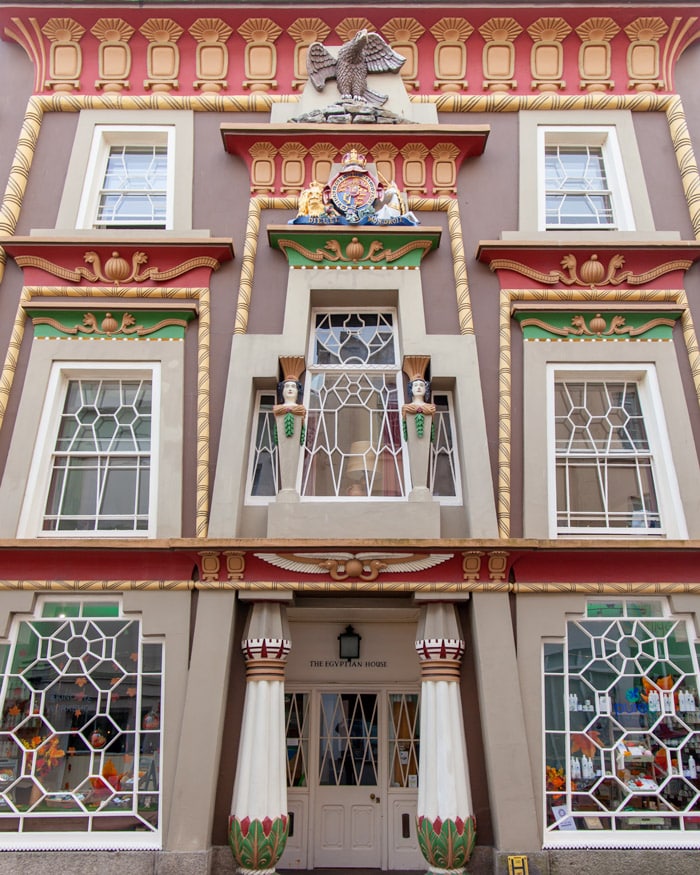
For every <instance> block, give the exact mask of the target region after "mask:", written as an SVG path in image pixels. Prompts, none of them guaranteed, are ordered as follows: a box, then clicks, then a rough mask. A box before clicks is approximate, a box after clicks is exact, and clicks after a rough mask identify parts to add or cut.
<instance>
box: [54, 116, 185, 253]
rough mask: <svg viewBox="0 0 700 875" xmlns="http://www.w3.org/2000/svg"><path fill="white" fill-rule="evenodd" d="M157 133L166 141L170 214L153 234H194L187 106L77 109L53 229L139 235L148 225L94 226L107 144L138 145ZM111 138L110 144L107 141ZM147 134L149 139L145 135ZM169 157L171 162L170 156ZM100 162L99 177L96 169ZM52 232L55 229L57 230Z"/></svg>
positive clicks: (145, 231)
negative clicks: (77, 113)
mask: <svg viewBox="0 0 700 875" xmlns="http://www.w3.org/2000/svg"><path fill="white" fill-rule="evenodd" d="M154 132H155V140H157V139H158V138H159V137H160V139H161V142H163V143H165V142H167V145H168V177H169V180H170V181H169V183H168V217H169V220H168V221H166V229H165V230H163V229H153V231H152V232H150V233H153V234H166V233H167V232H168V231H170V232H173V231H177V232H181V233H184V232H192V178H193V172H194V113H193V112H192V111H191V110H165V109H161V110H120V109H102V110H97V109H89V110H81V112H80V115H79V118H78V127H77V130H76V133H75V139H74V141H73V150H72V152H71V157H70V161H69V163H68V170H67V172H66V181H65V183H64V186H63V195H62V196H61V202H60V204H59V208H58V216H57V218H56V228H55V231H62V232H65V231H74V230H75V229H76V228H80V229H83V230H89V231H90V233H91V234H92V235H105V234H111V235H114V234H116V233H118V234H120V235H125V236H129V235H133V236H138V237H142V236H143V234H144V233H149V232H148V231H147V229H143V228H138V229H129V228H124V227H122V228H114V227H110V228H97V229H96V228H94V227H93V226H94V224H95V223H94V218H95V216H96V215H97V203H98V194H99V189H100V187H101V185H102V181H103V179H104V170H105V169H106V166H107V164H106V162H107V157H108V154H109V145H119V144H120V143H121V144H125V145H140V144H142V143H149V142H154ZM110 138H113V139H114V143H109V142H108V141H109V139H110ZM149 138H150V139H149ZM171 159H172V160H171ZM100 162H102V167H101V175H100V169H99V167H98V165H99V163H100ZM55 231H54V233H55Z"/></svg>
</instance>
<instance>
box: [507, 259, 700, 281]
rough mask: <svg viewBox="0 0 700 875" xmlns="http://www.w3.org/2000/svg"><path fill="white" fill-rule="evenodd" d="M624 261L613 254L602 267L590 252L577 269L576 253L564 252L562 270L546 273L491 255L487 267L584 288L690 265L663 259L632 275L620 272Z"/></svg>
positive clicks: (648, 277) (649, 276)
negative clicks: (662, 261)
mask: <svg viewBox="0 0 700 875" xmlns="http://www.w3.org/2000/svg"><path fill="white" fill-rule="evenodd" d="M624 263H625V257H624V255H620V254H617V255H613V256H611V258H610V260H609V262H608V267H607V270H606V269H605V268H604V267H603V264H602V263H601V262H600V260H599V258H598V256H597V255H596V254H593V255H591V257H590V259H588V260H587V261H585V262H584V263H583V264H582V265H581V268H580V270H579V268H578V260H577V258H576V256H575V255H573V254H569V255H565V256H564V258H562V260H561V261H560V264H561V266H562V268H563V270H550V271H548V272H547V273H543V272H542V271H539V270H536V269H535V268H532V267H529V266H528V265H526V264H522V263H521V262H519V261H514V260H513V259H509V258H494V259H493V260H492V261H491V263H490V267H491V270H493V271H497V270H512V271H514V272H515V273H519V274H522V275H523V276H526V277H528V278H529V279H532V280H535V281H536V282H538V283H543V284H544V285H556V284H558V283H561V284H562V285H565V286H586V287H587V288H590V289H595V288H598V287H600V286H619V285H620V284H621V283H627V284H628V285H630V286H643V285H645V284H646V283H650V282H652V281H653V280H655V279H658V278H659V277H661V276H664V274H667V273H672V272H673V271H677V270H688V269H689V268H690V267H691V265H692V264H693V262H692V261H691V260H689V259H682V260H681V259H678V260H675V261H667V262H665V263H664V264H660V265H658V267H655V268H653V269H652V270H647V271H644V272H642V273H639V274H635V273H633V271H631V270H624V271H623V270H622V267H623V265H624Z"/></svg>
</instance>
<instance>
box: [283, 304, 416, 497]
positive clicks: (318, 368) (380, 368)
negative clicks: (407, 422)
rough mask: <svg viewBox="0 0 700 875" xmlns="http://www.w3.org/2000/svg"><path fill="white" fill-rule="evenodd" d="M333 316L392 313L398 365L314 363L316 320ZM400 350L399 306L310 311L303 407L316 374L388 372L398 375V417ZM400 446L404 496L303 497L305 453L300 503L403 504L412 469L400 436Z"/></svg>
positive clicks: (301, 464)
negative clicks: (387, 502) (326, 315)
mask: <svg viewBox="0 0 700 875" xmlns="http://www.w3.org/2000/svg"><path fill="white" fill-rule="evenodd" d="M333 313H344V314H347V315H352V314H353V313H386V314H391V317H392V322H393V326H392V327H393V334H394V350H395V354H396V359H395V364H393V365H367V364H357V365H355V364H350V365H343V364H338V365H317V364H315V349H314V342H315V336H316V334H315V331H316V317H317V316H318V315H319V314H333ZM401 360H402V357H401V348H400V344H399V317H398V312H397V309H396V307H390V306H389V307H371V306H370V307H363V306H355V307H314V308H313V309H312V310H311V316H310V320H309V333H308V353H307V358H306V361H307V362H308V365H307V369H306V373H305V375H304V404H305V406H306V408H307V410H308V407H309V397H310V395H311V378H312V375H313V374H314V373H324V374H342V373H345V372H353V371H354V372H360V373H388V372H395V373H396V397H397V412H398V415H399V416H400V415H401V406H402V405H403V403H404V385H403V382H404V381H403V377H402V370H401V364H400V363H401ZM307 440H308V428H307ZM401 444H402V453H401V469H402V475H403V490H404V494H403V495H396V496H391V495H376V496H372V495H362V496H357V497H354V498H353V497H350V496H347V495H304V494H303V492H302V487H303V477H304V462H305V459H306V453H305V452H302V453H301V454H300V458H299V470H298V472H297V482H296V488H297V491H298V492H299V495H300V496H301V500H302V501H304V502H315V501H355V502H359V501H366V502H378V501H390V502H403V501H406V499H407V497H408V493H409V492H410V491H411V475H410V468H409V460H408V447H407V445H406V443H405V441H404V440H403V435H401Z"/></svg>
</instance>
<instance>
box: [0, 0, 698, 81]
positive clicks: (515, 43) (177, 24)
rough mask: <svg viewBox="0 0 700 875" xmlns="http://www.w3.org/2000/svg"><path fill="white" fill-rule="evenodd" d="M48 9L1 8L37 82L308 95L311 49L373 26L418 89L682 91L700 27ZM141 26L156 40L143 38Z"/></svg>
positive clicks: (595, 12) (485, 14)
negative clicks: (22, 13)
mask: <svg viewBox="0 0 700 875" xmlns="http://www.w3.org/2000/svg"><path fill="white" fill-rule="evenodd" d="M40 10H41V7H37V10H35V11H34V12H35V14H34V15H33V16H31V17H30V16H27V17H26V18H21V17H18V16H16V15H13V12H16V8H15V9H12V8H11V7H9V6H6V7H4V8H3V9H0V32H1V33H2V34H3V38H6V39H10V40H14V41H16V42H17V43H19V44H20V45H21V46H23V48H24V49H25V51H26V52H27V54H28V56H29V57H30V58H31V60H32V62H33V63H34V64H35V67H36V79H35V89H36V91H37V92H53V91H59V92H79V93H90V92H93V93H100V92H104V91H113V92H119V91H125V90H127V89H128V90H129V91H131V92H137V93H138V92H139V91H143V92H149V91H151V92H152V91H155V92H163V93H166V92H168V91H174V90H177V91H178V92H179V93H181V94H183V95H184V94H191V95H197V94H198V93H200V92H202V91H205V92H212V93H217V92H221V91H228V92H231V93H233V94H243V93H245V92H246V91H248V92H254V93H261V94H264V93H269V92H273V91H276V92H279V93H280V94H290V95H294V96H296V95H297V94H298V92H300V91H301V90H302V89H303V88H304V87H305V84H306V82H307V79H308V73H307V70H306V59H307V54H308V49H309V46H311V45H312V44H313V43H316V42H317V43H321V44H323V43H325V42H326V41H328V40H329V38H330V43H331V44H332V45H335V44H340V43H346V42H348V41H350V40H351V39H352V38H353V37H354V36H355V34H356V33H357V32H358V30H361V29H363V28H364V29H366V30H367V31H368V32H370V33H376V34H382V35H383V37H385V38H386V40H388V42H389V43H390V45H391V46H392V47H393V49H394V50H395V51H397V52H398V53H399V54H401V55H402V56H403V57H405V59H406V61H405V63H404V64H403V67H402V69H401V72H400V75H401V77H402V79H403V81H404V84H405V86H406V89H407V90H408V91H409V93H416V92H419V91H421V92H422V93H423V94H431V95H432V96H436V95H439V94H441V93H464V92H467V91H468V88H469V84H470V83H471V87H472V90H473V91H474V92H475V93H476V92H481V91H484V90H485V91H487V92H510V93H513V92H515V93H519V94H531V93H532V92H533V91H536V92H559V93H561V92H567V91H568V92H569V93H571V94H577V93H579V92H580V91H581V90H583V91H588V92H591V91H592V92H595V91H599V92H610V91H614V92H616V93H619V94H629V93H630V92H632V93H636V92H638V91H641V92H644V91H673V69H674V66H675V63H676V61H677V60H678V58H679V57H680V56H681V54H682V53H683V51H684V50H685V49H686V48H687V47H688V46H690V45H691V44H692V43H693V42H694V41H695V40H696V39H697V36H698V32H699V31H700V16H693V15H691V14H690V13H689V14H688V15H686V16H683V15H680V14H675V15H672V14H670V13H669V14H662V15H648V16H642V17H639V18H636V19H634V20H630V16H629V13H628V8H627V7H611V8H610V12H611V14H609V15H605V16H601V15H600V14H599V12H600V9H599V7H595V6H589V7H586V6H581V5H580V4H575V5H573V6H572V5H570V6H568V7H564V8H562V9H561V10H558V11H559V12H560V13H561V14H559V15H555V16H542V17H537V16H536V14H535V12H534V11H533V9H532V8H529V7H523V6H518V7H514V8H512V9H507V7H502V11H503V15H500V16H496V17H494V16H493V15H492V10H491V9H490V8H489V7H485V6H483V7H473V6H470V9H469V20H467V19H465V18H463V17H461V16H455V15H451V14H449V13H450V12H451V11H452V10H450V9H449V7H445V8H435V7H430V8H429V9H425V10H421V13H420V15H416V16H411V17H409V16H405V17H404V16H392V15H391V14H389V13H388V12H387V11H384V10H381V9H377V10H372V14H371V20H370V18H367V17H365V16H349V17H346V18H343V19H340V20H338V18H337V16H338V11H337V10H333V9H332V8H331V9H328V10H324V14H323V17H317V16H313V15H310V16H303V17H299V16H298V15H295V10H294V9H293V8H291V7H290V8H282V7H280V8H277V9H275V10H273V11H272V14H271V16H270V17H249V15H246V11H248V12H249V11H250V7H249V8H248V10H246V9H243V8H226V9H223V7H221V6H215V7H211V8H210V9H208V8H207V7H206V6H200V7H199V9H198V11H199V13H200V15H201V17H199V18H196V19H194V21H193V19H192V18H191V17H190V16H189V15H188V14H187V13H188V12H189V10H184V8H183V10H179V9H177V8H175V7H173V8H172V9H171V10H169V11H170V12H171V17H168V18H161V17H155V16H149V14H148V11H147V10H146V9H144V8H142V7H136V6H133V8H132V7H131V4H130V5H129V8H126V7H124V8H123V9H120V16H119V17H118V18H117V17H114V18H112V17H105V16H104V14H102V15H100V10H99V9H98V8H95V7H89V6H82V5H80V6H78V7H75V9H74V7H71V12H72V17H70V18H68V17H60V18H59V17H52V16H51V15H50V14H48V13H47V14H46V15H45V17H44V16H42V15H40V14H36V13H37V11H39V12H40ZM661 11H662V12H663V10H661ZM207 13H209V14H207ZM441 13H448V14H446V15H445V14H441ZM523 31H526V32H527V34H526V35H524V34H523ZM136 33H140V34H141V35H143V36H144V37H145V42H144V41H142V40H140V39H136V40H134V39H132V35H133V34H136ZM528 37H529V38H528ZM181 71H182V72H181ZM184 71H186V75H184V76H183V73H184Z"/></svg>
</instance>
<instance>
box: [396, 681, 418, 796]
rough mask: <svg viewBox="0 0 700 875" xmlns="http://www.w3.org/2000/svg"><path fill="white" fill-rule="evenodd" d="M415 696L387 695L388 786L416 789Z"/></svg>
mask: <svg viewBox="0 0 700 875" xmlns="http://www.w3.org/2000/svg"><path fill="white" fill-rule="evenodd" d="M418 698H419V697H418V693H390V694H389V763H390V766H389V768H390V772H389V785H390V786H391V787H412V788H415V787H417V786H418V759H419V754H420V716H419V708H418Z"/></svg>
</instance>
